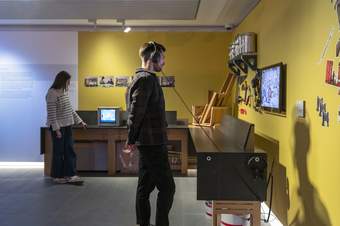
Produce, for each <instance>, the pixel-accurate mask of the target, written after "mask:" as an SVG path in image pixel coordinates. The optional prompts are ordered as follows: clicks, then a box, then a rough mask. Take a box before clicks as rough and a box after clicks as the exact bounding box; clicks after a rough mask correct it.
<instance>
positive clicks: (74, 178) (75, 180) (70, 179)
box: [66, 175, 84, 184]
mask: <svg viewBox="0 0 340 226" xmlns="http://www.w3.org/2000/svg"><path fill="white" fill-rule="evenodd" d="M66 182H67V183H70V184H82V183H84V181H83V180H82V179H81V178H80V177H79V176H77V175H74V176H72V177H66Z"/></svg>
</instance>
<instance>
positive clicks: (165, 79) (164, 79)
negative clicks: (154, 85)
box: [159, 76, 175, 87]
mask: <svg viewBox="0 0 340 226" xmlns="http://www.w3.org/2000/svg"><path fill="white" fill-rule="evenodd" d="M159 84H160V85H161V87H175V76H161V77H159Z"/></svg>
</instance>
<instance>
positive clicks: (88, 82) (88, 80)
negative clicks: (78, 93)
mask: <svg viewBox="0 0 340 226" xmlns="http://www.w3.org/2000/svg"><path fill="white" fill-rule="evenodd" d="M84 84H85V87H97V86H98V78H97V77H94V76H88V77H85V80H84Z"/></svg>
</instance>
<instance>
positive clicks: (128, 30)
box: [117, 19, 131, 33]
mask: <svg viewBox="0 0 340 226" xmlns="http://www.w3.org/2000/svg"><path fill="white" fill-rule="evenodd" d="M117 22H118V23H122V28H123V31H124V32H125V33H128V32H130V31H131V27H129V26H125V19H117Z"/></svg>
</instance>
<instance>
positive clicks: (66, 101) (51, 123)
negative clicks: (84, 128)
mask: <svg viewBox="0 0 340 226" xmlns="http://www.w3.org/2000/svg"><path fill="white" fill-rule="evenodd" d="M46 103H47V122H46V125H47V126H48V127H52V130H53V131H56V130H59V129H60V127H66V126H70V125H73V124H79V123H81V122H82V120H81V118H80V117H79V115H78V114H77V113H76V112H75V111H74V110H73V108H72V105H71V101H70V97H69V95H68V92H63V91H61V90H56V89H53V88H51V89H49V90H48V92H47V95H46Z"/></svg>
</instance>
